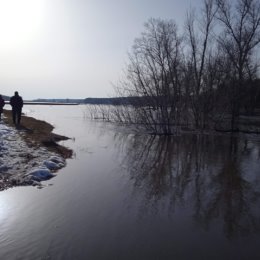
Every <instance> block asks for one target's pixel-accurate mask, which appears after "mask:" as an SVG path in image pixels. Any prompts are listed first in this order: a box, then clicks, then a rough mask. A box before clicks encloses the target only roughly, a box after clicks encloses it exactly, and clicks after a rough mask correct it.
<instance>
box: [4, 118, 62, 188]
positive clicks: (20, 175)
mask: <svg viewBox="0 0 260 260" xmlns="http://www.w3.org/2000/svg"><path fill="white" fill-rule="evenodd" d="M64 166H65V160H64V159H63V158H62V157H60V156H59V155H57V154H55V153H53V152H50V151H49V150H47V149H46V148H44V147H31V146H28V145H27V144H26V142H25V141H24V140H23V139H22V138H21V136H20V135H19V134H18V132H17V130H16V129H14V128H11V127H8V126H6V125H5V124H3V123H2V122H0V188H1V186H4V185H3V183H4V182H8V183H9V185H8V187H10V186H13V185H40V182H41V181H44V180H48V179H50V178H52V177H53V176H55V175H54V172H55V171H57V170H59V169H60V168H62V167H64Z"/></svg>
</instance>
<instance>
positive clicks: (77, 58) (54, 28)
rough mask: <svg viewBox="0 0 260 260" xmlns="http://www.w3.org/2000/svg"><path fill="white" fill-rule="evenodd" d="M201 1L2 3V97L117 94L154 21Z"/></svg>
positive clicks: (180, 15) (177, 16) (179, 16)
mask: <svg viewBox="0 0 260 260" xmlns="http://www.w3.org/2000/svg"><path fill="white" fill-rule="evenodd" d="M200 2H201V0H193V1H192V0H0V93H1V94H4V95H12V94H13V92H14V91H15V90H18V91H19V93H20V94H21V95H22V96H23V98H24V99H34V98H39V97H42V98H85V97H107V96H112V95H113V87H112V83H116V82H117V81H118V79H119V78H120V76H121V74H122V69H123V68H124V64H125V63H126V62H127V60H128V57H127V52H128V51H130V49H131V46H132V44H133V41H134V39H135V38H136V37H138V36H139V35H140V33H141V32H142V31H143V28H144V27H143V25H144V23H145V22H146V21H147V20H148V19H149V18H151V17H153V18H165V19H174V20H175V21H176V22H177V24H178V25H179V28H180V30H182V28H183V22H184V19H185V15H186V11H187V9H188V8H189V7H190V6H191V4H192V6H195V5H196V4H198V3H200Z"/></svg>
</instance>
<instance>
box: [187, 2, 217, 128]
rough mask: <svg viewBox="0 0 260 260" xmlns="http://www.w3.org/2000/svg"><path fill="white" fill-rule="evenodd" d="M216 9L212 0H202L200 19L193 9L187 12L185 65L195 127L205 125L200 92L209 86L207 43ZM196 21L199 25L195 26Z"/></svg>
mask: <svg viewBox="0 0 260 260" xmlns="http://www.w3.org/2000/svg"><path fill="white" fill-rule="evenodd" d="M216 11H217V9H216V7H215V5H214V1H213V0H204V5H203V9H202V13H201V16H200V17H201V18H200V19H197V20H196V18H195V12H194V10H193V11H190V12H189V13H188V14H187V20H186V29H187V40H188V46H189V49H190V56H189V57H188V64H187V65H188V66H189V68H190V69H189V71H190V73H191V74H190V73H189V77H190V80H191V84H190V88H189V91H188V95H189V98H190V102H189V103H190V106H191V109H192V112H193V117H194V121H195V127H196V128H203V127H205V123H206V122H205V117H204V115H207V113H208V111H205V104H204V102H203V101H205V100H207V99H204V100H202V99H203V95H202V93H206V92H207V91H208V87H209V86H208V85H207V84H206V83H207V82H205V79H206V77H207V73H208V69H209V67H210V66H211V64H210V62H211V55H212V54H211V51H212V49H211V48H210V46H209V44H210V37H211V34H212V31H213V25H214V18H215V14H216ZM196 22H197V23H198V24H199V26H195V24H196ZM208 83H209V82H208ZM207 105H208V104H207Z"/></svg>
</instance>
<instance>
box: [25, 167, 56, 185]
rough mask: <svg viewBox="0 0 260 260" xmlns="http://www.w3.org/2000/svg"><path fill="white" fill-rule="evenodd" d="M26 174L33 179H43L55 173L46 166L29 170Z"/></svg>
mask: <svg viewBox="0 0 260 260" xmlns="http://www.w3.org/2000/svg"><path fill="white" fill-rule="evenodd" d="M26 176H29V177H30V178H31V179H32V180H34V181H38V182H39V181H45V180H49V179H50V178H52V177H54V176H55V175H54V174H53V173H51V172H50V170H49V169H47V168H39V169H34V170H32V171H30V172H29V173H28V174H27V175H26Z"/></svg>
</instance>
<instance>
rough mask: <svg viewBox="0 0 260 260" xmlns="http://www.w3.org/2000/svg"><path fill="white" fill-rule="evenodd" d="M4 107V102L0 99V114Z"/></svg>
mask: <svg viewBox="0 0 260 260" xmlns="http://www.w3.org/2000/svg"><path fill="white" fill-rule="evenodd" d="M4 105H5V101H4V100H3V99H2V98H0V113H2V112H3V107H4Z"/></svg>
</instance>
